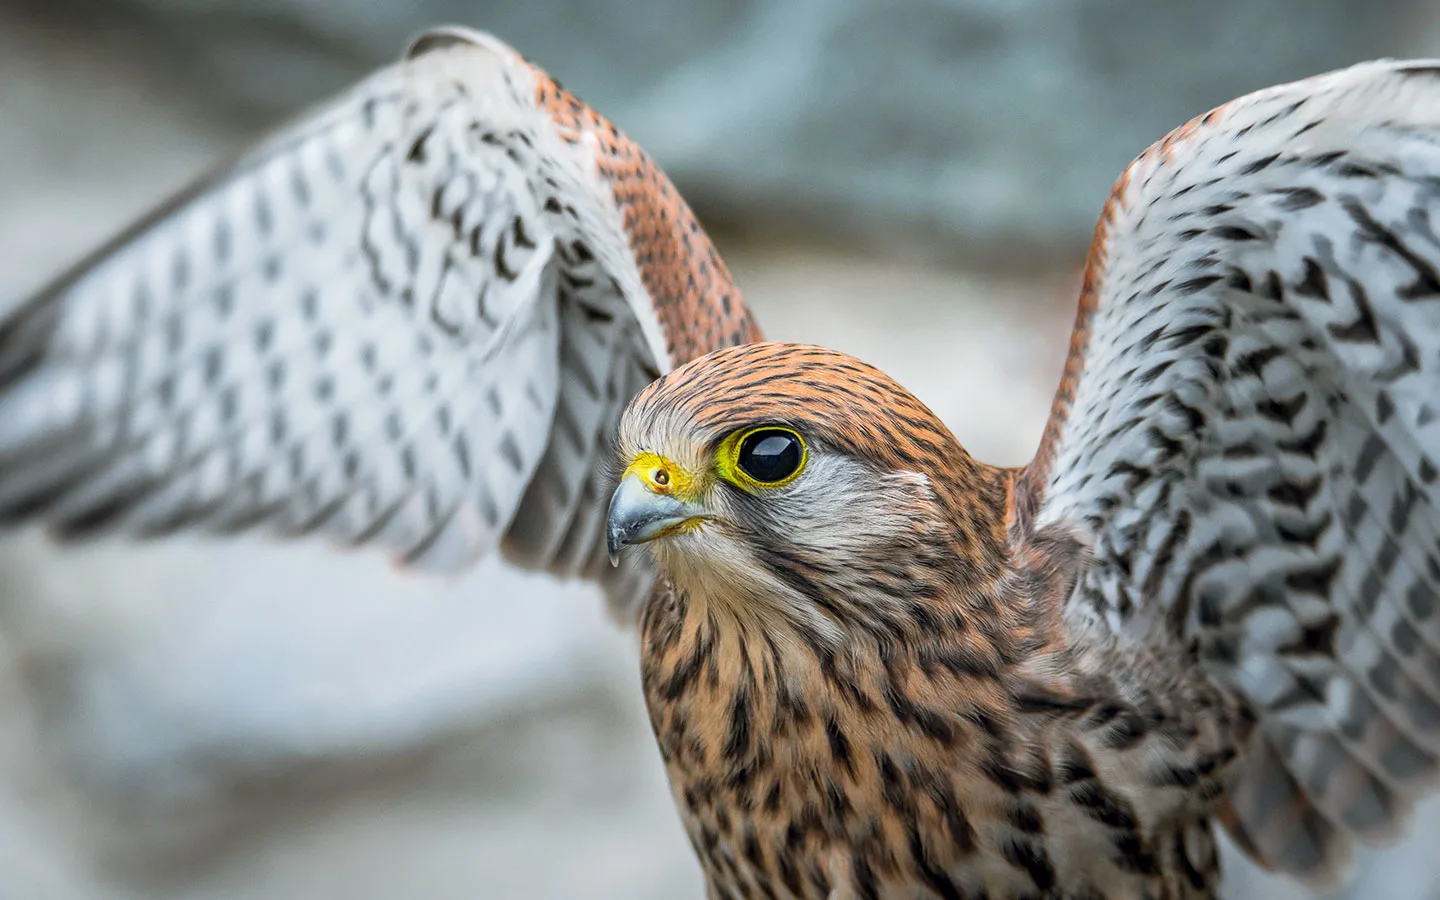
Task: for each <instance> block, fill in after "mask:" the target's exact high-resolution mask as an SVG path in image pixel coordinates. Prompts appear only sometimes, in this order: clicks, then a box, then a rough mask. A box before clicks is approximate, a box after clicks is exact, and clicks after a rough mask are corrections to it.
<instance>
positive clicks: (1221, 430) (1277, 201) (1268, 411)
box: [1027, 62, 1440, 878]
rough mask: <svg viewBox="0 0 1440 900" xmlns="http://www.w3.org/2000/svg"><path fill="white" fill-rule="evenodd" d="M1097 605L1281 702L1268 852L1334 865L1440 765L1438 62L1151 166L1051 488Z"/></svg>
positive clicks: (1266, 753)
mask: <svg viewBox="0 0 1440 900" xmlns="http://www.w3.org/2000/svg"><path fill="white" fill-rule="evenodd" d="M1027 477H1028V478H1029V479H1030V484H1031V487H1032V488H1033V489H1034V490H1035V491H1036V492H1037V493H1038V494H1039V495H1041V496H1043V500H1042V501H1041V506H1040V509H1039V512H1038V523H1039V524H1042V525H1043V524H1050V523H1063V524H1066V525H1068V526H1070V527H1075V528H1078V530H1080V531H1081V532H1083V533H1085V534H1086V535H1087V536H1088V537H1089V538H1090V539H1091V540H1092V541H1093V547H1094V562H1093V565H1092V567H1091V568H1090V569H1089V570H1088V571H1087V573H1086V574H1085V575H1084V577H1083V579H1082V583H1081V585H1080V587H1079V588H1078V590H1077V593H1076V595H1075V600H1074V602H1076V603H1077V604H1081V606H1080V607H1078V609H1084V610H1085V611H1086V612H1087V613H1088V614H1089V615H1091V616H1093V617H1095V618H1094V619H1093V620H1095V621H1108V623H1109V625H1110V626H1111V627H1112V628H1114V629H1116V630H1117V631H1122V632H1128V633H1130V634H1132V635H1137V636H1142V635H1143V637H1140V638H1139V639H1140V640H1156V639H1157V637H1156V636H1158V639H1159V640H1160V641H1163V642H1165V643H1167V644H1170V645H1172V646H1184V647H1193V648H1194V652H1195V653H1197V654H1198V656H1199V658H1200V660H1201V661H1202V662H1203V663H1204V664H1205V665H1206V666H1207V668H1208V669H1209V671H1210V672H1211V673H1212V674H1213V676H1214V677H1215V678H1216V679H1217V680H1219V681H1220V682H1222V683H1224V684H1227V685H1230V686H1232V687H1233V688H1234V689H1236V690H1238V691H1239V692H1240V693H1241V694H1242V695H1243V696H1244V697H1245V698H1246V699H1247V700H1248V701H1249V703H1250V706H1251V708H1252V709H1253V710H1254V712H1255V713H1256V714H1257V717H1258V725H1257V727H1256V729H1255V731H1254V734H1253V738H1252V743H1251V744H1250V745H1248V747H1247V751H1248V752H1247V753H1246V754H1244V755H1243V756H1242V758H1241V760H1240V762H1239V764H1238V765H1237V767H1236V774H1235V775H1234V779H1233V781H1232V782H1231V783H1230V785H1229V793H1228V798H1229V803H1230V807H1231V810H1230V812H1231V813H1232V814H1233V815H1231V820H1232V821H1231V827H1232V830H1233V831H1234V832H1235V833H1236V835H1237V836H1238V837H1239V838H1240V840H1241V842H1242V844H1244V845H1246V846H1247V847H1248V848H1249V849H1250V850H1251V851H1252V852H1253V853H1255V855H1257V856H1259V857H1260V858H1261V859H1262V860H1264V861H1266V862H1268V863H1269V864H1270V865H1272V866H1274V867H1276V868H1279V869H1282V870H1285V871H1288V872H1291V873H1294V874H1297V875H1299V876H1302V877H1311V878H1324V877H1326V876H1327V875H1329V874H1331V873H1333V872H1334V871H1335V870H1336V869H1337V867H1338V864H1339V863H1342V862H1343V861H1344V859H1345V858H1346V855H1347V854H1346V850H1347V849H1348V847H1349V845H1350V843H1351V841H1352V839H1361V840H1366V841H1370V840H1376V839H1380V838H1384V837H1386V836H1388V835H1389V834H1391V833H1393V832H1394V831H1395V830H1396V829H1397V828H1398V826H1399V825H1400V824H1401V823H1402V821H1403V819H1404V816H1405V814H1406V813H1407V812H1408V810H1409V807H1410V805H1411V803H1412V801H1414V800H1415V799H1416V798H1417V796H1418V795H1419V794H1420V793H1423V790H1424V789H1425V788H1427V787H1428V786H1430V785H1432V784H1433V783H1434V781H1435V777H1436V775H1437V757H1440V609H1437V607H1440V482H1437V478H1440V64H1437V63H1434V62H1429V63H1389V62H1386V63H1371V64H1366V65H1361V66H1357V67H1355V68H1352V69H1349V70H1346V71H1342V72H1337V73H1334V74H1331V75H1327V76H1322V77H1319V78H1314V79H1310V80H1308V81H1303V82H1299V83H1296V84H1292V85H1286V86H1282V87H1278V88H1274V89H1271V90H1267V91H1262V92H1260V93H1258V94H1254V95H1251V96H1249V97H1245V98H1242V99H1240V100H1237V101H1235V102H1234V103H1232V104H1229V105H1227V106H1224V107H1221V108H1220V109H1217V110H1215V111H1214V112H1211V113H1210V114H1208V115H1206V116H1204V117H1202V118H1200V119H1197V120H1195V121H1193V122H1191V123H1190V124H1189V125H1186V126H1185V127H1183V128H1181V129H1179V130H1178V131H1176V132H1174V133H1173V134H1171V135H1170V136H1169V137H1167V138H1166V139H1165V140H1164V141H1162V142H1161V143H1159V144H1156V145H1155V146H1154V147H1152V148H1151V149H1150V150H1149V151H1147V152H1146V153H1145V154H1144V155H1143V156H1141V157H1140V158H1139V159H1138V160H1137V161H1136V162H1135V163H1134V164H1133V165H1132V166H1131V167H1130V169H1129V170H1128V171H1127V172H1126V173H1125V174H1124V175H1123V176H1122V177H1121V179H1120V181H1119V182H1118V183H1117V185H1116V187H1115V190H1114V193H1113V195H1112V197H1111V200H1110V203H1109V204H1108V206H1107V207H1106V213H1105V216H1104V218H1103V219H1102V221H1101V223H1100V225H1099V227H1098V229H1097V232H1096V238H1095V243H1094V245H1093V248H1092V251H1091V260H1090V266H1089V273H1088V276H1087V283H1086V289H1085V293H1084V297H1083V299H1082V304H1081V311H1080V316H1079V320H1078V323H1077V327H1076V330H1075V336H1074V339H1073V342H1072V354H1071V357H1070V361H1069V363H1068V365H1067V368H1066V374H1065V379H1064V383H1063V384H1062V387H1061V391H1060V394H1059V396H1058V398H1057V401H1056V409H1055V413H1054V416H1053V419H1052V423H1051V427H1050V429H1049V431H1048V432H1047V435H1046V439H1045V441H1044V444H1043V445H1042V448H1041V452H1040V454H1039V455H1038V456H1037V458H1036V460H1035V462H1033V463H1032V464H1031V467H1030V469H1029V471H1028V473H1027Z"/></svg>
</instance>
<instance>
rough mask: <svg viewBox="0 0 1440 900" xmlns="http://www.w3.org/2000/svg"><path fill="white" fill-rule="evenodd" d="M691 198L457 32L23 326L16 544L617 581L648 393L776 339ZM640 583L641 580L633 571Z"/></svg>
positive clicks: (573, 107)
mask: <svg viewBox="0 0 1440 900" xmlns="http://www.w3.org/2000/svg"><path fill="white" fill-rule="evenodd" d="M758 336H759V335H758V332H757V330H756V328H755V325H754V323H753V321H752V319H751V317H750V315H749V313H748V312H747V311H746V309H745V306H744V304H743V302H742V300H741V298H740V295H739V293H738V292H737V291H736V290H735V288H734V286H733V284H732V282H731V280H730V275H729V273H728V271H727V270H726V268H725V266H724V264H723V263H722V262H721V261H720V259H719V257H718V256H717V255H716V253H715V251H714V248H713V247H712V246H711V244H710V242H709V240H708V239H707V238H706V236H705V235H704V233H703V232H702V231H701V230H700V228H699V226H698V224H697V223H696V221H695V219H694V216H693V215H692V214H691V213H690V211H689V209H688V208H687V207H686V206H685V204H684V202H683V201H682V200H681V199H680V198H679V196H678V195H677V194H676V193H675V190H674V188H673V187H672V186H671V184H670V182H669V181H668V180H667V179H666V178H665V176H664V175H663V174H661V173H660V171H659V170H658V169H656V168H655V167H654V165H653V164H651V162H650V161H649V160H648V159H647V158H646V157H645V155H644V154H643V152H642V151H640V150H639V148H637V147H636V146H635V145H634V144H633V143H631V142H630V141H629V139H628V138H626V137H625V136H624V135H623V134H621V133H620V132H619V131H618V130H616V129H615V128H614V126H612V125H610V124H609V123H608V122H606V121H605V120H604V119H602V118H601V117H600V116H598V115H596V114H595V113H594V112H593V111H591V110H590V109H589V108H588V107H586V106H585V105H584V104H583V103H581V102H580V101H579V100H577V99H575V98H574V97H573V96H571V95H569V94H568V93H566V92H565V91H563V90H562V89H561V88H560V87H559V86H558V85H557V84H556V83H555V82H554V81H552V80H551V79H550V78H549V77H548V76H546V75H545V73H543V72H542V71H540V70H539V69H537V68H535V67H533V66H531V65H530V64H528V63H527V62H526V61H525V60H524V59H523V58H521V57H520V56H519V55H518V54H517V53H515V52H514V51H513V50H511V49H510V48H509V47H507V46H505V45H504V44H502V43H500V42H499V41H497V40H495V39H493V38H491V37H489V36H487V35H483V34H479V33H475V32H469V31H462V30H448V31H441V32H435V33H432V34H429V35H427V36H425V37H423V38H421V39H420V40H418V41H417V42H416V43H415V44H414V45H413V46H412V48H411V49H410V51H409V53H408V54H407V56H406V58H405V59H404V60H403V61H402V62H400V63H399V64H397V65H395V66H393V67H391V68H388V69H385V70H383V71H381V72H379V73H377V74H375V75H374V76H372V77H370V78H369V79H367V80H365V81H364V82H362V83H361V84H359V85H358V86H356V87H355V88H353V89H352V90H350V91H349V92H347V93H345V94H344V95H342V96H340V97H338V98H337V99H335V100H333V101H331V102H330V103H328V104H326V105H324V106H323V107H321V108H319V109H317V110H315V111H313V112H312V113H310V114H309V115H307V116H305V117H303V118H302V119H301V120H300V121H298V122H297V123H295V124H293V125H292V126H290V127H288V128H286V129H284V130H282V131H281V132H280V133H279V134H277V135H276V136H275V137H273V138H272V139H270V140H269V141H268V142H266V143H265V144H263V145H262V146H260V147H259V148H257V149H256V150H254V151H253V152H251V153H249V154H248V155H247V156H245V157H244V158H243V159H241V160H240V161H239V162H238V164H236V165H234V166H233V167H231V168H229V169H227V170H225V171H222V172H220V173H219V174H217V175H216V176H214V177H212V178H210V179H208V180H207V181H205V182H204V183H203V184H201V185H199V186H197V187H196V188H194V189H192V190H191V191H190V192H188V193H187V194H186V195H184V196H182V197H181V198H179V199H178V200H176V201H173V202H172V203H170V204H168V205H167V207H166V208H164V209H162V210H161V211H159V212H158V213H156V214H154V215H153V216H151V217H150V218H149V219H147V220H146V221H144V222H142V223H141V224H140V225H138V226H137V227H135V228H134V229H132V230H131V231H130V232H129V233H127V234H125V235H123V236H122V237H120V238H119V239H118V240H116V241H115V242H114V243H113V244H112V245H110V246H108V247H106V248H104V249H103V250H101V251H100V252H99V253H98V254H96V255H95V256H94V257H93V258H91V259H89V260H88V261H86V262H84V263H82V264H81V265H80V266H79V267H78V268H77V269H76V270H75V271H74V272H73V273H71V274H69V275H67V276H66V277H64V278H62V279H61V280H60V281H59V282H58V283H56V284H55V285H54V286H52V287H50V288H49V289H47V290H45V291H44V292H43V293H41V294H40V295H38V296H36V297H34V298H33V299H30V300H29V301H28V302H25V303H23V304H20V305H19V306H18V308H16V309H15V310H13V311H12V312H11V313H10V314H9V315H8V316H7V317H5V318H4V319H0V522H5V523H18V522H23V521H28V520H31V519H39V520H43V521H46V522H48V523H50V524H51V525H52V526H53V528H54V529H55V530H56V531H57V532H58V533H59V534H61V535H64V536H81V535H88V534H94V533H100V532H112V531H113V532H119V533H125V534H130V535H142V536H153V535H161V534H167V533H171V532H174V531H177V530H180V529H190V528H194V529H203V530H207V531H213V532H234V531H241V530H246V529H251V528H263V529H267V530H270V531H272V532H277V533H281V534H285V535H301V534H307V533H311V532H317V533H323V534H325V535H328V536H330V537H331V538H333V539H337V540H339V541H343V542H348V543H351V544H375V545H379V546H383V547H386V548H388V549H389V550H390V551H392V552H394V553H395V554H397V555H398V556H399V557H400V558H401V559H403V560H404V561H405V562H407V563H411V564H416V565H421V566H425V567H428V568H431V569H435V570H439V571H456V570H459V569H462V568H463V567H465V566H467V565H468V564H470V563H471V562H473V561H474V560H475V559H476V558H477V557H479V556H481V555H483V554H484V553H486V552H488V551H490V550H491V549H492V548H494V547H496V546H497V545H501V544H502V543H503V546H504V547H505V549H506V551H507V553H508V554H509V555H510V556H511V557H512V558H514V559H516V560H518V561H520V562H521V563H523V564H525V565H528V566H532V567H536V568H544V569H548V570H550V571H553V572H556V573H559V574H562V575H574V574H582V575H586V576H590V577H596V578H600V579H602V580H603V581H604V582H605V583H606V586H607V589H608V591H609V593H610V596H611V599H612V601H614V602H616V603H617V604H619V605H621V606H625V605H628V604H629V602H630V601H631V600H633V599H634V598H636V597H640V596H643V595H644V592H645V591H646V590H648V581H649V580H650V579H651V578H652V577H653V576H651V575H650V574H649V573H648V572H645V571H638V570H621V571H619V572H615V573H612V572H611V571H610V570H609V568H608V565H607V564H606V563H605V554H604V547H603V545H604V540H603V537H602V536H601V527H600V524H601V522H600V520H601V516H602V514H603V509H602V506H603V503H602V499H603V498H602V488H603V484H602V479H603V477H604V476H603V475H602V474H601V472H602V470H603V469H604V466H603V464H602V463H603V461H604V460H603V456H604V454H605V453H607V452H608V450H609V446H610V440H611V436H612V433H613V430H614V428H615V426H616V423H617V421H618V417H619V415H620V413H621V411H622V409H623V407H624V405H625V403H626V402H627V401H628V400H629V398H630V397H631V396H632V395H633V394H634V393H635V392H637V391H638V390H639V389H640V388H641V387H643V386H644V385H645V384H647V383H649V382H650V381H651V380H653V379H654V378H656V377H658V375H659V374H660V373H663V372H665V371H668V370H669V369H670V368H671V367H672V366H674V365H677V364H680V363H683V362H685V361H686V360H688V359H690V358H692V357H694V356H697V355H701V354H703V353H705V352H707V351H709V350H713V349H717V348H719V347H723V346H728V345H730V344H733V343H738V342H742V341H748V340H753V339H756V338H757V337H758ZM629 565H630V566H635V565H636V563H635V562H633V561H632V562H631V563H629Z"/></svg>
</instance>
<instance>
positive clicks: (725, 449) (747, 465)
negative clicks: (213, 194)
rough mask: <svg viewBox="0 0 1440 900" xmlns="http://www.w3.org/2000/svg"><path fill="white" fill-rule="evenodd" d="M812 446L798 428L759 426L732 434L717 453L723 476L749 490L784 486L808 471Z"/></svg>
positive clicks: (722, 442)
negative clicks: (806, 465) (806, 469)
mask: <svg viewBox="0 0 1440 900" xmlns="http://www.w3.org/2000/svg"><path fill="white" fill-rule="evenodd" d="M809 458H810V448H809V447H808V446H806V444H805V439H804V438H803V437H801V436H800V433H799V432H798V431H795V430H794V429H792V428H786V427H784V426H782V425H760V426H757V427H755V428H747V429H744V430H742V431H737V432H735V433H733V434H731V435H730V436H729V437H727V438H725V440H723V441H721V443H720V449H719V451H718V452H717V453H716V463H717V465H718V467H719V469H720V475H721V477H723V478H724V479H725V480H726V481H729V482H730V483H732V484H735V485H738V486H740V487H742V488H745V489H747V490H752V491H753V490H773V489H775V488H779V487H784V486H785V485H787V484H789V483H790V482H792V481H794V480H795V479H796V478H799V477H800V473H801V472H804V471H805V464H806V463H807V462H809Z"/></svg>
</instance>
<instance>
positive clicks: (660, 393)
mask: <svg viewBox="0 0 1440 900" xmlns="http://www.w3.org/2000/svg"><path fill="white" fill-rule="evenodd" d="M618 447H619V455H620V459H619V463H620V466H621V469H622V473H621V475H620V478H619V484H618V486H617V487H616V489H615V492H614V494H613V495H612V498H611V501H610V507H609V514H608V519H607V525H606V527H607V540H608V545H609V549H610V552H611V555H612V559H614V558H616V554H618V553H619V552H620V551H621V549H622V548H624V547H625V546H627V545H634V544H644V545H646V546H647V547H648V548H649V549H650V551H651V552H652V553H653V554H654V556H655V559H656V561H657V563H658V564H659V566H660V569H661V571H662V572H663V573H664V574H665V576H666V578H667V579H668V580H669V581H670V582H671V583H672V584H673V585H675V586H676V587H677V588H679V589H681V590H684V591H686V592H687V593H689V594H699V595H703V596H708V597H712V598H727V599H728V600H731V601H734V602H735V603H737V604H738V605H740V606H750V607H755V606H757V605H758V606H761V607H763V606H765V605H767V604H768V605H769V606H771V607H774V606H775V605H776V603H778V604H779V605H780V606H782V607H785V608H788V609H790V610H792V611H794V610H797V609H803V610H805V611H807V613H814V612H815V611H816V608H817V607H818V608H819V610H820V611H821V613H822V614H823V615H824V616H826V617H828V618H830V619H832V620H845V619H847V618H850V617H854V616H872V615H873V614H874V613H875V612H876V610H877V609H879V608H881V607H884V606H887V605H893V604H894V603H896V602H897V601H904V600H905V599H907V598H915V597H918V596H922V595H933V594H936V593H940V592H943V591H945V590H946V589H947V588H953V587H954V586H955V584H956V582H957V581H963V580H965V579H967V578H975V577H980V576H983V574H984V573H985V572H990V573H991V574H993V572H994V571H996V570H998V567H999V566H1000V565H1001V563H1002V561H1003V558H1004V518H1005V504H1006V499H1007V492H1006V487H1005V483H1004V479H1003V477H1001V476H1002V473H1001V472H1000V470H997V469H993V468H991V467H989V466H984V465H981V464H979V463H976V462H975V461H974V460H972V459H971V458H970V457H969V456H968V455H967V454H966V453H965V452H964V450H962V449H961V448H960V445H959V444H958V443H957V442H956V441H955V439H954V437H953V436H951V434H950V432H949V431H948V430H947V429H946V428H945V426H944V425H943V424H942V423H941V422H940V421H939V419H938V418H937V417H936V416H935V415H934V414H933V413H932V412H931V411H930V410H929V409H928V408H926V407H925V405H924V404H922V403H921V402H920V401H919V400H917V399H915V398H914V397H913V396H912V395H911V394H910V393H909V392H907V391H906V390H905V389H904V388H902V387H900V385H898V384H896V383H895V382H894V381H893V380H892V379H890V378H889V377H888V376H886V375H885V374H884V373H882V372H880V371H879V370H878V369H875V368H873V367H871V366H869V365H866V364H865V363H862V362H860V361H859V360H856V359H854V358H852V357H849V356H846V355H844V354H842V353H838V352H835V351H831V350H826V349H823V348H820V347H813V346H806V345H800V344H786V343H754V344H746V345H742V346H739V347H733V348H729V349H726V350H721V351H718V352H716V353H711V354H709V355H707V356H704V357H701V358H699V359H697V360H694V361H693V362H690V363H688V364H686V365H684V366H682V367H680V368H678V369H676V370H674V371H673V372H671V373H669V374H668V375H666V376H665V377H663V378H661V379H660V380H658V381H656V382H655V383H653V384H651V385H650V386H649V387H647V388H646V389H645V390H644V391H642V392H641V393H640V394H638V395H637V396H636V397H635V399H634V400H633V401H632V402H631V403H630V405H629V407H628V408H627V409H626V411H625V413H624V415H623V417H622V419H621V422H620V428H619V439H618Z"/></svg>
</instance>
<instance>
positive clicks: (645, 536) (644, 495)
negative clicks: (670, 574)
mask: <svg viewBox="0 0 1440 900" xmlns="http://www.w3.org/2000/svg"><path fill="white" fill-rule="evenodd" d="M697 517H698V513H697V512H696V511H695V510H694V509H693V508H692V507H691V506H689V505H688V504H686V503H683V502H681V501H679V500H677V499H675V498H674V497H672V496H670V495H669V494H659V493H656V492H655V491H652V490H650V488H649V487H648V486H647V485H646V484H645V480H644V479H642V478H641V477H640V476H639V475H638V474H636V473H634V472H631V473H629V474H627V475H626V476H625V477H624V478H622V479H620V486H619V487H617V488H615V493H614V495H613V496H612V497H611V498H610V512H609V515H607V516H606V519H605V547H606V549H607V550H609V551H610V565H612V566H618V565H619V564H620V548H621V547H624V546H626V545H627V544H643V543H645V542H646V541H653V540H654V539H655V538H657V537H659V536H660V535H661V534H662V533H663V532H664V531H665V530H666V529H667V528H671V527H673V526H675V525H679V524H680V523H682V522H685V521H688V520H690V519H694V518H697Z"/></svg>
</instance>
